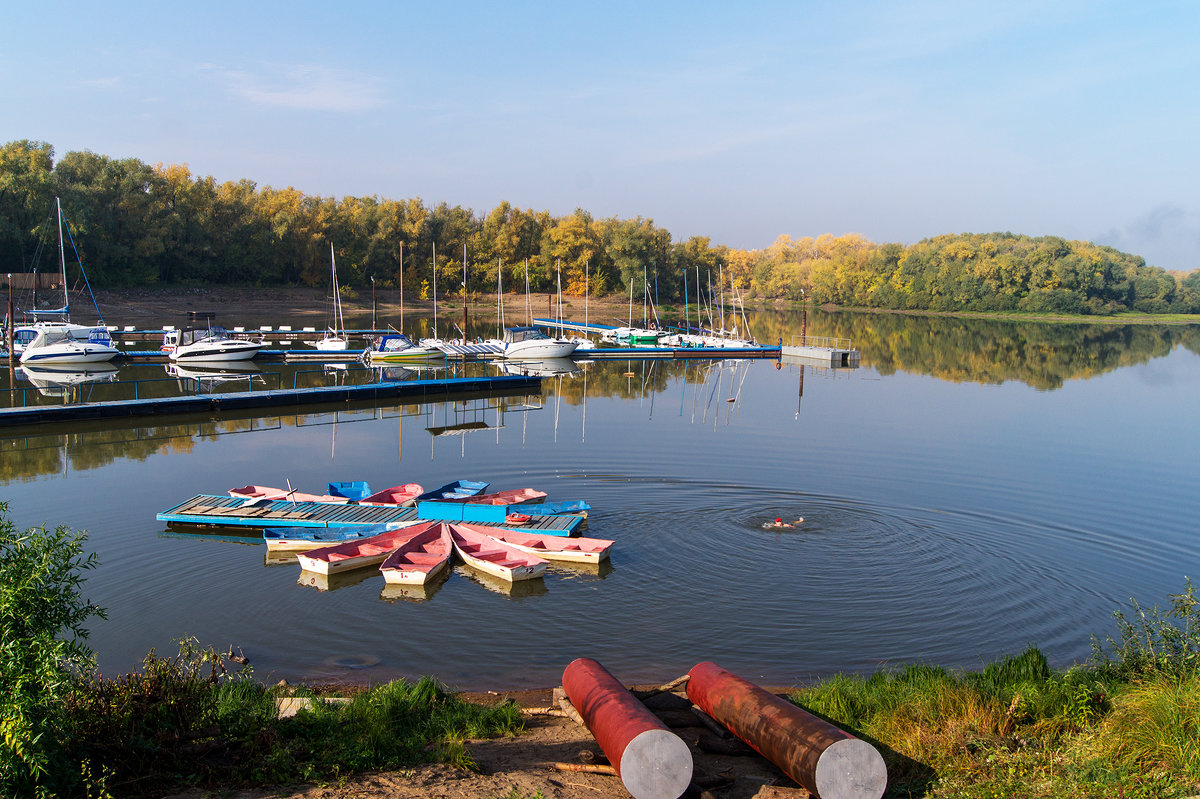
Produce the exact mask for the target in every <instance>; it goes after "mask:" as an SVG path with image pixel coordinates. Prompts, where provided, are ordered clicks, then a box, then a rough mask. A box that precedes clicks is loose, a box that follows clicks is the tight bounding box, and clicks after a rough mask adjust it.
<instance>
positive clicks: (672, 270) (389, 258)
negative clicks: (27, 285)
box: [0, 140, 1200, 314]
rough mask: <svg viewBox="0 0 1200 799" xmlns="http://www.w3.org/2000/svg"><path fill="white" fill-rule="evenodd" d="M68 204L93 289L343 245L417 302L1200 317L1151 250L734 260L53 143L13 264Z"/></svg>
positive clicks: (261, 281)
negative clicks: (489, 299) (570, 298)
mask: <svg viewBox="0 0 1200 799" xmlns="http://www.w3.org/2000/svg"><path fill="white" fill-rule="evenodd" d="M55 196H58V197H60V198H61V199H62V204H63V209H64V212H65V213H66V215H67V220H68V222H69V223H70V224H69V229H70V231H71V233H72V236H71V238H70V239H69V241H70V242H71V247H69V249H71V248H73V247H77V248H78V251H79V253H80V255H81V256H82V260H83V263H84V264H86V268H87V271H88V275H89V277H90V278H91V280H92V283H93V284H94V285H96V286H108V287H111V286H128V285H149V284H161V285H170V286H176V285H189V284H190V285H214V284H223V285H229V284H234V285H258V286H269V285H297V284H305V285H309V286H324V285H326V284H327V281H328V277H329V245H330V242H332V243H333V245H334V247H335V248H336V250H337V253H338V260H339V261H340V262H341V263H340V264H339V266H340V270H339V275H340V278H341V283H342V285H343V287H345V288H347V289H349V288H351V287H353V286H358V287H365V286H366V284H367V282H368V281H369V280H370V281H374V282H377V283H378V285H379V286H380V287H392V286H397V285H399V284H401V282H405V283H407V284H408V286H409V287H410V291H413V290H414V289H415V288H416V287H417V286H418V285H420V283H421V282H422V281H423V280H430V279H431V278H433V280H434V282H435V283H436V289H437V294H438V296H442V297H445V296H448V294H449V293H450V292H458V291H460V289H461V288H462V287H461V286H460V283H461V282H464V278H465V283H466V287H467V288H469V290H474V291H478V290H481V289H482V290H485V291H492V290H493V289H495V288H496V286H497V284H498V280H501V279H502V283H503V285H504V286H506V287H513V286H517V287H521V286H523V285H525V283H526V279H528V284H529V286H530V287H531V288H532V290H533V291H538V292H548V291H555V290H556V289H557V288H558V286H559V285H561V287H562V290H563V291H564V292H565V293H567V294H570V295H575V296H580V295H583V294H584V293H585V292H588V293H590V294H592V295H594V296H600V295H604V294H609V293H615V294H618V295H621V296H624V295H626V294H629V293H630V292H632V295H633V297H634V298H636V299H637V301H638V302H639V303H640V302H641V301H642V298H643V297H648V298H649V299H650V300H651V301H653V302H654V303H656V304H657V303H659V302H664V303H666V302H677V301H678V300H679V299H681V298H683V297H685V296H686V297H687V298H689V299H692V298H696V297H698V296H699V295H700V293H701V292H703V293H704V294H705V296H706V297H708V298H709V299H707V300H706V302H707V303H710V304H711V303H712V302H715V301H718V300H719V299H720V298H725V299H726V300H730V299H731V295H732V293H733V291H732V287H733V286H736V287H737V291H738V296H739V298H741V297H756V298H762V299H769V300H793V301H795V300H800V299H801V298H806V299H808V300H810V301H815V302H817V303H834V304H838V305H843V306H856V307H869V308H889V309H917V310H936V311H1024V312H1032V313H1078V314H1111V313H1116V312H1120V311H1138V312H1144V313H1167V312H1175V313H1200V269H1196V270H1193V271H1191V272H1190V273H1189V274H1187V275H1186V276H1179V277H1177V276H1175V275H1172V274H1169V273H1167V272H1166V271H1164V270H1163V269H1159V268H1156V267H1153V266H1148V265H1147V264H1146V263H1145V261H1144V260H1143V259H1142V258H1140V257H1138V256H1136V255H1131V254H1129V253H1123V252H1120V251H1118V250H1115V249H1113V248H1111V247H1105V246H1101V245H1097V244H1092V243H1089V242H1081V241H1067V240H1064V239H1061V238H1058V237H1056V236H1042V237H1036V238H1034V237H1030V236H1022V235H1016V234H1013V233H1000V232H997V233H988V234H961V235H945V236H937V237H933V238H928V239H924V240H922V241H919V242H917V243H915V244H912V245H908V246H905V245H902V244H895V243H884V244H877V243H874V242H871V241H868V240H866V239H864V238H863V237H862V236H858V235H845V236H832V235H828V234H826V235H820V236H816V237H805V238H799V239H793V238H791V237H789V236H781V237H780V238H779V239H778V240H776V241H775V242H774V243H773V244H771V245H770V246H767V247H765V248H762V249H753V250H737V249H731V248H729V247H725V246H722V245H714V244H712V242H711V241H710V239H709V238H708V237H705V236H693V237H691V238H688V239H686V240H681V241H675V240H673V239H672V236H671V234H670V232H669V231H667V230H664V229H662V228H660V227H658V226H657V225H655V224H654V221H653V220H650V219H643V218H641V217H638V218H636V219H618V218H616V217H611V218H606V219H595V218H594V217H593V216H592V215H591V214H590V213H588V212H587V211H585V210H583V209H576V210H575V211H574V212H573V213H571V214H569V215H567V216H552V215H551V214H550V213H549V212H548V211H534V210H532V209H521V208H516V207H514V206H512V205H510V204H509V203H506V202H505V203H501V204H500V205H498V206H497V207H495V208H493V209H491V210H490V211H488V212H486V213H484V214H476V213H475V212H474V211H472V210H471V209H464V208H462V207H461V206H450V205H448V204H446V203H441V204H438V205H436V206H432V207H431V206H427V205H425V203H424V202H423V201H422V200H421V199H420V198H410V199H404V200H393V199H384V198H380V197H376V196H371V197H343V198H341V199H340V200H338V199H333V198H326V197H313V196H308V195H305V194H303V193H302V192H300V191H298V190H296V189H294V188H292V187H288V188H286V189H276V188H272V187H270V186H263V187H259V186H257V185H256V184H255V183H254V182H252V181H250V180H244V179H243V180H240V181H236V182H234V181H227V182H224V183H217V182H216V181H215V180H214V179H213V178H212V177H198V176H193V175H192V174H191V172H190V170H189V169H188V167H187V166H186V165H180V164H172V165H169V166H164V165H162V164H155V165H149V164H146V163H143V162H141V161H139V160H138V159H135V158H126V159H113V158H109V157H108V156H104V155H99V154H96V153H92V152H89V151H83V152H69V153H67V154H66V155H64V156H63V157H62V158H61V159H59V160H58V161H55V157H54V148H53V147H52V146H51V145H50V144H48V143H46V142H35V141H29V140H20V141H13V142H9V143H7V144H5V145H2V146H0V261H3V262H4V263H6V264H7V267H6V270H5V271H11V272H28V271H31V270H32V269H34V268H35V265H36V264H38V262H39V260H40V259H41V260H42V266H41V270H42V271H43V272H44V271H47V269H49V270H50V271H53V270H54V269H56V268H57V263H56V260H57V259H56V258H54V257H53V249H54V248H53V247H49V246H48V244H49V243H50V242H52V241H55V236H56V235H57V234H56V229H57V222H56V221H55V220H54V219H53V218H52V217H51V216H50V215H49V212H50V209H51V207H52V205H53V199H54V197H55ZM435 248H436V252H437V253H440V254H441V255H439V256H438V258H437V263H436V265H434V264H433V263H432V262H433V253H434V251H435ZM47 252H50V253H51V255H45V253H47ZM464 262H465V263H464ZM501 273H503V274H501ZM413 293H414V294H415V293H416V292H415V291H414V292H413Z"/></svg>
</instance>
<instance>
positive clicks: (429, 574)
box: [379, 522, 454, 585]
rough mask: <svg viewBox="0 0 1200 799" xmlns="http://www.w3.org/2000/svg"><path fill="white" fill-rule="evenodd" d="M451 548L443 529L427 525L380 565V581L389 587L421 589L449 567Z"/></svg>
mask: <svg viewBox="0 0 1200 799" xmlns="http://www.w3.org/2000/svg"><path fill="white" fill-rule="evenodd" d="M453 553H454V544H453V542H451V540H450V531H449V530H448V529H447V528H446V525H445V524H443V523H441V522H438V523H435V524H432V525H428V526H427V527H426V529H425V530H423V531H422V532H420V533H417V534H416V535H415V536H413V537H412V538H410V539H409V540H408V541H406V542H405V543H403V544H401V545H400V547H399V549H397V550H395V551H394V552H392V554H390V555H388V556H387V559H386V560H385V561H384V562H383V563H382V564H380V566H379V570H380V571H381V572H383V579H384V580H385V581H386V582H387V583H389V584H390V585H425V584H426V583H428V582H429V581H430V580H432V579H433V578H434V577H436V576H437V575H438V574H439V573H440V572H441V571H442V569H444V568H446V566H447V564H449V563H450V556H451V555H452V554H453Z"/></svg>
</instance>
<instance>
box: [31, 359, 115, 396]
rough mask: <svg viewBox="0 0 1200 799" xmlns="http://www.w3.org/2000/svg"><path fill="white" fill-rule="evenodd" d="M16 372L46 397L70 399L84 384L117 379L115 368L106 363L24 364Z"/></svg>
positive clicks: (109, 381)
mask: <svg viewBox="0 0 1200 799" xmlns="http://www.w3.org/2000/svg"><path fill="white" fill-rule="evenodd" d="M17 371H18V372H19V373H20V374H21V376H22V377H24V378H25V379H26V380H28V381H29V382H30V383H32V384H33V385H34V386H35V387H36V388H37V390H38V393H39V394H42V395H43V396H47V397H64V398H67V397H70V396H71V394H72V391H73V389H74V388H75V387H76V386H81V385H84V384H85V383H111V382H113V381H115V380H116V379H117V367H115V366H112V365H110V364H107V363H96V364H79V363H73V364H66V363H64V364H59V365H57V366H51V365H49V364H40V365H38V366H33V365H30V364H25V365H23V366H20V367H18V368H17Z"/></svg>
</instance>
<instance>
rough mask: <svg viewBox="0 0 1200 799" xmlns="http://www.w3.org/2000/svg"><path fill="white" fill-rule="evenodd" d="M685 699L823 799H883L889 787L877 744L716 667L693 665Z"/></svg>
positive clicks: (706, 664) (701, 664)
mask: <svg viewBox="0 0 1200 799" xmlns="http://www.w3.org/2000/svg"><path fill="white" fill-rule="evenodd" d="M687 696H688V699H690V700H692V703H693V704H694V705H696V706H697V707H699V708H700V709H701V710H703V711H704V712H705V713H707V714H708V715H710V716H712V717H713V718H714V719H716V720H717V721H719V722H720V723H721V724H723V725H725V727H726V728H728V729H729V731H730V732H732V733H733V734H734V735H736V736H737V737H738V738H740V739H742V740H743V741H745V742H746V743H748V744H750V746H752V747H754V749H755V750H756V751H757V752H758V753H759V754H761V755H762V756H763V757H765V758H766V759H767V760H770V761H771V762H772V763H774V764H775V765H776V766H778V767H779V768H780V769H781V770H782V771H783V772H784V773H785V774H787V775H788V776H789V777H791V778H792V779H793V780H795V781H796V782H798V783H799V784H800V785H802V786H803V787H804V788H806V789H807V790H808V791H810V792H811V793H813V794H814V795H816V796H817V797H819V799H880V797H882V796H883V792H884V791H885V790H886V789H887V766H886V765H885V764H884V762H883V756H882V755H880V754H879V752H878V750H876V749H875V747H874V746H871V744H869V743H867V742H866V741H863V740H861V739H859V738H855V737H854V736H853V735H851V734H850V733H847V732H843V731H842V730H840V729H838V728H837V727H835V726H833V725H832V724H830V723H829V722H827V721H824V720H822V719H819V718H817V717H816V716H814V715H812V714H811V713H808V712H806V711H804V710H802V709H800V708H798V707H796V706H795V705H793V704H792V703H791V702H787V701H785V700H783V699H780V698H779V697H778V696H775V695H774V694H772V693H769V692H767V691H764V690H763V689H762V688H759V687H758V686H757V685H754V684H753V683H750V682H747V681H746V680H743V679H742V678H741V677H738V676H737V675H735V674H731V673H730V672H728V671H725V669H723V668H721V667H720V666H718V665H717V664H715V663H698V664H696V665H695V666H693V667H692V670H691V671H690V672H688V684H687Z"/></svg>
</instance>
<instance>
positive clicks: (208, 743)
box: [71, 641, 523, 797]
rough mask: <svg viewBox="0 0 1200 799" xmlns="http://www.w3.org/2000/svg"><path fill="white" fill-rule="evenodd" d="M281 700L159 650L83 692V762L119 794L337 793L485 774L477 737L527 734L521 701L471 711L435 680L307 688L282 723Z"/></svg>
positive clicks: (207, 660)
mask: <svg viewBox="0 0 1200 799" xmlns="http://www.w3.org/2000/svg"><path fill="white" fill-rule="evenodd" d="M281 695H282V694H281V691H280V690H279V689H276V688H268V687H266V686H264V685H262V684H260V683H258V682H257V681H255V680H254V679H253V677H252V674H251V673H250V672H249V671H241V672H232V673H231V672H228V671H226V670H225V668H224V667H223V665H222V661H221V657H220V655H218V654H217V653H215V652H213V651H212V650H202V649H199V648H198V647H196V646H195V642H194V641H184V642H182V645H181V653H180V655H179V656H178V657H175V658H160V657H158V656H156V655H155V654H154V653H151V654H150V655H148V656H147V658H146V661H145V663H144V665H143V669H142V671H140V672H136V673H133V674H128V675H122V676H121V677H118V678H115V679H111V680H92V681H89V682H87V683H81V684H80V685H79V687H78V688H77V690H76V695H75V697H74V701H73V702H72V704H71V718H72V721H73V723H74V729H75V731H76V734H77V738H76V740H75V741H74V743H73V753H74V757H75V762H77V763H83V764H85V765H86V766H87V767H88V768H90V769H91V770H92V771H93V772H96V771H98V770H99V769H100V768H103V769H104V772H103V773H104V776H105V789H106V791H109V792H111V794H112V795H113V796H116V797H123V796H144V795H155V794H158V793H161V792H164V791H168V790H171V789H173V788H177V787H179V786H186V785H193V786H199V787H206V788H224V789H228V788H230V787H236V786H239V785H269V784H295V783H301V782H312V783H318V784H328V783H337V782H340V781H342V780H344V779H345V778H346V777H347V776H348V775H351V774H355V773H360V772H365V771H379V770H402V769H406V768H409V767H412V766H415V765H418V764H421V763H428V762H435V761H437V762H444V763H450V764H453V765H455V766H458V767H460V768H464V769H473V768H474V767H475V764H474V762H473V760H472V759H471V755H470V752H469V751H468V750H467V748H466V745H465V742H466V741H467V740H469V739H476V738H489V737H496V736H503V735H515V734H517V733H519V732H520V731H521V730H522V729H523V722H522V720H521V716H520V712H519V710H518V708H517V707H516V706H515V705H514V704H512V703H511V702H509V703H503V704H499V705H495V706H488V707H485V706H482V705H475V704H471V703H468V702H466V701H464V700H462V699H461V698H459V697H458V696H456V695H455V694H453V693H451V692H450V691H448V690H447V689H446V688H444V687H443V686H442V685H440V684H439V683H437V682H436V681H435V680H433V679H431V678H428V677H426V678H422V679H420V680H417V681H416V682H408V681H405V680H398V681H395V682H390V683H387V684H385V685H381V686H377V687H373V688H369V689H365V690H361V691H357V692H355V695H354V696H353V697H352V698H351V700H350V701H349V702H329V701H325V699H323V698H322V697H321V696H318V695H317V693H316V692H314V691H312V690H310V689H300V690H299V691H297V692H296V695H297V696H302V697H306V698H308V699H309V700H310V704H309V706H308V707H306V708H303V709H301V710H300V711H299V712H298V713H297V714H296V715H295V717H293V718H291V719H280V718H279V717H278V713H277V711H276V707H277V705H276V700H277V699H278V698H279V697H280V696H281ZM97 764H100V765H97ZM84 782H85V783H86V782H87V780H84ZM79 787H80V791H81V792H80V793H79V794H78V795H81V796H82V795H84V794H83V793H82V791H83V790H84V789H85V787H86V784H85V785H80V786H79Z"/></svg>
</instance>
